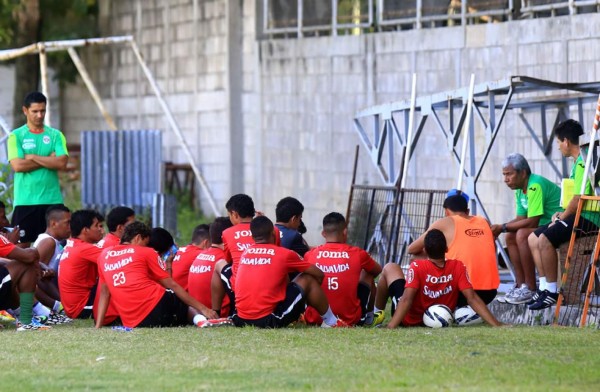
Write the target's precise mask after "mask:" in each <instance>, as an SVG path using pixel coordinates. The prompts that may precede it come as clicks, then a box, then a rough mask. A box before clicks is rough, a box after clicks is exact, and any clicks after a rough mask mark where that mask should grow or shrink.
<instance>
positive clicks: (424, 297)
mask: <svg viewBox="0 0 600 392" xmlns="http://www.w3.org/2000/svg"><path fill="white" fill-rule="evenodd" d="M447 250H448V246H447V245H446V237H444V233H442V232H441V231H440V230H438V229H431V230H429V231H428V232H427V234H426V235H425V252H426V253H427V255H428V258H427V259H426V260H415V261H413V262H412V263H411V264H410V266H409V267H408V271H407V274H406V276H407V277H406V280H405V279H404V274H403V273H402V268H400V266H399V265H398V264H393V263H390V264H387V265H386V266H385V267H384V268H383V273H382V274H381V277H380V278H379V284H378V285H377V299H376V306H377V307H378V308H379V309H385V304H386V302H387V298H388V295H389V296H390V297H391V298H392V319H391V321H390V323H389V324H388V328H395V327H397V326H399V325H402V326H406V327H411V326H420V325H423V313H425V311H426V310H427V308H429V307H430V306H432V305H436V304H438V305H446V306H447V307H449V308H450V309H452V310H454V308H455V307H456V303H457V300H458V294H459V292H462V294H463V295H464V296H465V298H466V299H467V302H468V304H469V306H471V308H473V310H475V312H477V314H478V315H479V316H481V318H482V319H483V320H484V321H486V322H487V323H488V324H490V325H493V326H501V325H502V324H501V323H500V322H499V321H498V320H496V318H495V317H494V315H492V313H491V312H490V311H489V310H488V308H487V307H486V306H485V303H483V301H482V300H481V298H479V296H478V295H477V294H476V293H475V291H474V290H473V286H471V283H470V282H469V277H468V275H467V270H466V268H465V265H464V264H463V263H462V262H460V261H458V260H446V258H445V254H446V251H447Z"/></svg>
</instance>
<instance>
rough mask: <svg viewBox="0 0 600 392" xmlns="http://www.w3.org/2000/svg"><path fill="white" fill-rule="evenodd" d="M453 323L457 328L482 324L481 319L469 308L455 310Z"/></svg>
mask: <svg viewBox="0 0 600 392" xmlns="http://www.w3.org/2000/svg"><path fill="white" fill-rule="evenodd" d="M454 322H456V324H457V325H458V326H461V327H463V326H466V325H475V324H481V323H483V319H482V318H481V317H479V315H478V314H477V313H475V311H474V310H473V308H471V307H470V306H464V307H462V308H458V309H456V311H455V312H454Z"/></svg>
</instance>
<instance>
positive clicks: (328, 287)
mask: <svg viewBox="0 0 600 392" xmlns="http://www.w3.org/2000/svg"><path fill="white" fill-rule="evenodd" d="M322 235H323V237H324V238H325V240H326V241H327V242H326V243H325V244H323V245H321V246H318V247H316V248H314V249H312V250H310V251H308V252H307V253H306V255H305V256H304V260H306V261H308V262H309V263H311V264H314V265H315V266H316V267H317V268H319V269H320V270H321V271H323V272H324V273H325V279H323V283H322V284H321V287H322V288H323V291H324V292H325V295H326V296H327V300H328V301H329V305H330V306H331V310H332V311H333V313H334V314H336V315H337V316H338V317H339V318H340V319H342V320H344V322H345V323H346V324H348V325H365V324H366V325H370V324H371V323H372V322H373V312H372V307H371V312H368V310H367V309H368V305H369V298H370V297H371V295H373V299H374V298H375V292H374V288H375V281H374V279H375V277H377V275H379V274H380V273H381V266H380V265H379V264H377V263H376V262H375V260H373V259H372V258H371V256H369V254H368V253H367V252H365V251H364V250H362V249H360V248H357V247H356V246H352V245H348V244H346V240H347V239H348V230H347V229H346V219H344V217H343V216H342V214H339V213H337V212H332V213H330V214H327V215H325V217H324V218H323V232H322ZM371 306H372V304H371ZM369 313H370V314H369ZM304 319H305V320H306V322H307V323H308V324H320V323H321V322H322V320H321V316H319V314H318V312H317V311H316V310H315V309H314V308H312V307H308V309H306V313H305V314H304Z"/></svg>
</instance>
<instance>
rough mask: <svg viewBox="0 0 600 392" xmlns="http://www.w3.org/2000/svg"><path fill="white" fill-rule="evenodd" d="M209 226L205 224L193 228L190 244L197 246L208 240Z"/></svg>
mask: <svg viewBox="0 0 600 392" xmlns="http://www.w3.org/2000/svg"><path fill="white" fill-rule="evenodd" d="M208 230H209V226H208V225H207V224H205V223H203V224H201V225H198V226H196V227H194V231H193V232H192V244H199V243H201V242H202V241H204V240H208V239H210V236H209V235H208Z"/></svg>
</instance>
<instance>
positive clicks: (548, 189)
mask: <svg viewBox="0 0 600 392" xmlns="http://www.w3.org/2000/svg"><path fill="white" fill-rule="evenodd" d="M515 201H516V204H517V216H526V217H527V218H532V217H535V216H539V217H540V222H539V225H540V226H542V225H545V224H547V223H550V221H551V219H552V215H554V213H555V212H558V211H562V208H561V207H560V187H559V186H558V185H556V184H555V183H553V182H552V181H550V180H548V179H547V178H545V177H542V176H540V175H537V174H531V175H530V176H529V182H528V183H527V191H526V192H523V190H522V189H517V190H516V191H515Z"/></svg>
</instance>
